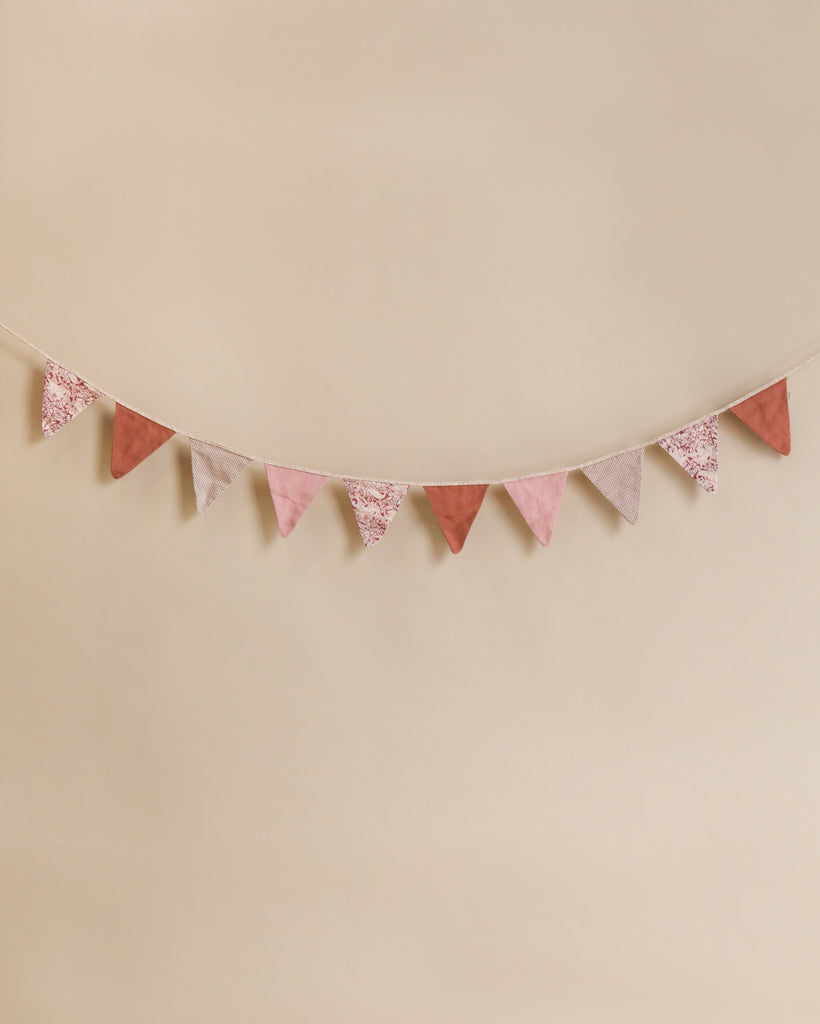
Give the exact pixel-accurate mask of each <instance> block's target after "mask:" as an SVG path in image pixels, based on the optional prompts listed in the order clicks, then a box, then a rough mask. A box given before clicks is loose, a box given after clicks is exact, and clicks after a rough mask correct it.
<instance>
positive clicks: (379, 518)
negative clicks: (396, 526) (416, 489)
mask: <svg viewBox="0 0 820 1024" xmlns="http://www.w3.org/2000/svg"><path fill="white" fill-rule="evenodd" d="M345 487H346V488H347V493H348V497H349V498H350V504H351V505H352V506H353V512H354V514H355V516H356V523H357V524H358V527H359V533H360V534H361V535H362V540H363V541H364V545H365V547H367V548H372V547H374V546H375V545H376V544H378V542H379V541H380V540H381V539H382V537H383V536H384V535H385V533H386V531H387V527H388V526H389V525H390V524H391V523H392V522H393V517H394V516H395V514H396V513H397V512H398V510H399V507H400V505H401V503H402V502H403V501H404V499H405V498H406V497H407V492H408V491H409V490H410V485H409V484H388V483H383V482H380V481H378V480H345Z"/></svg>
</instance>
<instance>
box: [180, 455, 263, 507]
mask: <svg viewBox="0 0 820 1024" xmlns="http://www.w3.org/2000/svg"><path fill="white" fill-rule="evenodd" d="M190 441H191V471H192V473H193V477H194V491H195V493H196V510H197V512H204V511H205V509H207V508H210V506H211V505H213V503H214V502H215V501H216V499H217V498H218V497H219V496H220V495H221V494H222V493H223V491H224V490H225V489H226V488H227V487H228V486H229V485H230V484H232V483H233V482H234V480H236V478H237V477H238V476H239V474H240V473H241V472H242V470H243V469H244V468H245V467H246V466H247V465H248V464H249V463H250V462H252V461H253V460H252V459H249V458H248V457H247V456H245V455H237V453H236V452H232V451H228V449H227V448H220V447H219V445H216V444H209V443H208V442H207V441H198V440H196V439H195V438H193V437H192V438H191V439H190Z"/></svg>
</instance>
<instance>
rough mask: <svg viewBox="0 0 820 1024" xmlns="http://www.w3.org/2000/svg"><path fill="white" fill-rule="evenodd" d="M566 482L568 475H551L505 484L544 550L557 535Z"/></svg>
mask: <svg viewBox="0 0 820 1024" xmlns="http://www.w3.org/2000/svg"><path fill="white" fill-rule="evenodd" d="M566 482H567V474H566V473H550V474H549V476H532V477H527V478H526V479H524V480H511V481H510V482H509V483H506V484H504V486H505V487H506V489H507V493H508V494H509V495H510V497H511V498H512V500H513V501H514V502H515V504H516V505H517V506H518V511H519V512H520V513H521V515H522V516H523V517H524V519H525V520H526V522H527V525H528V526H529V528H530V529H531V530H532V532H533V533H534V534H535V536H536V537H537V538H538V540H539V541H540V542H541V544H543V546H544V547H546V546H547V545H548V544H549V542H550V541H551V540H552V535H553V533H554V532H555V524H556V523H557V522H558V512H559V510H560V508H561V498H562V496H563V494H564V484H565V483H566Z"/></svg>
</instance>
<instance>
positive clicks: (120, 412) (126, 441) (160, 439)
mask: <svg viewBox="0 0 820 1024" xmlns="http://www.w3.org/2000/svg"><path fill="white" fill-rule="evenodd" d="M174 433H175V431H173V430H171V428H170V427H163V426H160V424H159V423H154V421H153V420H149V419H147V418H146V417H145V416H140V414H139V413H138V412H134V411H133V409H129V408H127V406H124V405H120V404H119V402H118V403H117V408H116V409H115V410H114V446H113V449H112V451H111V475H112V476H113V477H114V479H115V480H119V479H120V477H123V476H125V474H126V473H130V472H131V470H132V469H134V468H135V467H136V466H138V465H139V464H140V463H141V462H144V461H145V459H147V458H148V456H149V455H153V454H154V452H155V451H156V450H157V448H159V447H161V446H162V445H164V444H165V442H166V441H168V440H169V439H170V438H172V437H173V436H174Z"/></svg>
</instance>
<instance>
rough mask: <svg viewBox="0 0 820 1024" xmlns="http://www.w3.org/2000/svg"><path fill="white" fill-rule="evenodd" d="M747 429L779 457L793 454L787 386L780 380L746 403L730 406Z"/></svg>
mask: <svg viewBox="0 0 820 1024" xmlns="http://www.w3.org/2000/svg"><path fill="white" fill-rule="evenodd" d="M730 411H731V412H733V413H734V414H735V416H737V417H738V419H740V420H742V421H743V422H744V423H745V424H746V426H747V427H750V428H751V429H752V430H753V431H754V432H755V433H756V434H757V436H758V437H761V438H763V440H764V441H765V442H766V444H767V445H769V446H770V447H771V448H774V450H775V451H776V452H780V454H781V455H788V454H789V453H790V452H791V450H792V431H791V420H790V417H789V385H788V381H785V380H781V381H778V383H777V384H772V386H771V387H770V388H766V390H765V391H761V392H760V393H759V394H757V395H753V396H752V397H751V398H747V399H746V401H745V402H739V403H738V404H737V405H733V406H732V408H731V410H730Z"/></svg>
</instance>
